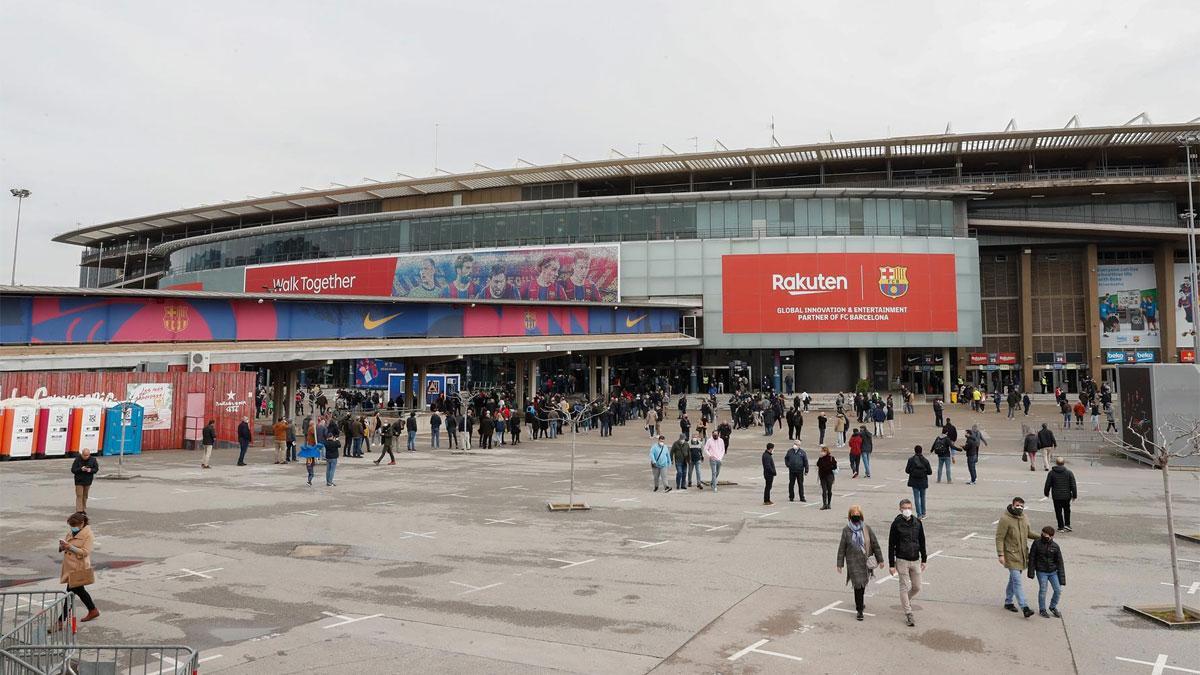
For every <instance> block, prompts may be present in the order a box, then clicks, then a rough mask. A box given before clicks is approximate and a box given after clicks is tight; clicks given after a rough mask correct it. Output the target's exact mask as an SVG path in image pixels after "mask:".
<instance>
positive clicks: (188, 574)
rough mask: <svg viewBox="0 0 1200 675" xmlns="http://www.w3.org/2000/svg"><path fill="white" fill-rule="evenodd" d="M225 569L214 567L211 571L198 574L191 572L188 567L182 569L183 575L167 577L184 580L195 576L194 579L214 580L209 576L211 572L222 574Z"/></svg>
mask: <svg viewBox="0 0 1200 675" xmlns="http://www.w3.org/2000/svg"><path fill="white" fill-rule="evenodd" d="M223 569H225V568H224V567H214V568H212V569H210V570H201V571H199V572H196V571H193V570H189V569H188V568H186V567H180V568H179V571H180V572H183V574H177V575H175V576H173V577H167V578H168V579H182V578H184V577H193V576H194V577H200V578H202V579H212V577H211V576H209V573H210V572H220V571H221V570H223Z"/></svg>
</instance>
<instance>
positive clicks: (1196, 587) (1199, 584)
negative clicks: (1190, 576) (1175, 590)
mask: <svg viewBox="0 0 1200 675" xmlns="http://www.w3.org/2000/svg"><path fill="white" fill-rule="evenodd" d="M1159 585H1160V586H1174V585H1175V584H1173V583H1170V582H1168V581H1162V582H1159ZM1179 587H1180V588H1183V589H1186V590H1187V594H1188V595H1195V594H1196V592H1197V591H1200V581H1193V582H1192V585H1190V586H1184V585H1183V584H1179Z"/></svg>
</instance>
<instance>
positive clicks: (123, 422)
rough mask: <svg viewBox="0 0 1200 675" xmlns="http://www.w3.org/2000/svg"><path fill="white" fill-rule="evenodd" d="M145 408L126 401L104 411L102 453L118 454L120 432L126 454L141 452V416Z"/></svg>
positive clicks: (119, 452)
mask: <svg viewBox="0 0 1200 675" xmlns="http://www.w3.org/2000/svg"><path fill="white" fill-rule="evenodd" d="M144 414H145V409H144V408H142V406H140V405H138V404H137V403H129V402H128V401H126V402H123V403H118V404H116V405H114V406H113V407H111V408H109V409H108V410H106V411H104V453H103V454H104V455H105V456H109V455H120V454H122V452H121V443H122V440H121V439H122V434H123V435H124V443H125V452H124V454H126V455H140V454H142V416H143V415H144Z"/></svg>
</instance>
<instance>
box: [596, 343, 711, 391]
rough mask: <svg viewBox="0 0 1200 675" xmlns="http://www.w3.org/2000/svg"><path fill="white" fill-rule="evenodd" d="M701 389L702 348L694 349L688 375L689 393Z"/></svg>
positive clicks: (606, 370) (606, 369)
mask: <svg viewBox="0 0 1200 675" xmlns="http://www.w3.org/2000/svg"><path fill="white" fill-rule="evenodd" d="M604 374H605V376H607V375H608V361H607V357H606V359H605V363H604ZM699 391H700V350H699V349H693V350H692V367H691V372H690V373H689V377H688V393H691V394H696V393H699Z"/></svg>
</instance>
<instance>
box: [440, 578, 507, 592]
mask: <svg viewBox="0 0 1200 675" xmlns="http://www.w3.org/2000/svg"><path fill="white" fill-rule="evenodd" d="M450 583H452V584H454V585H455V586H462V587H463V588H466V589H467V590H465V591H463V592H462V593H459V595H469V594H471V593H475V592H477V591H486V590H487V589H489V588H495V587H497V586H500V585H501V584H503V583H504V582H503V581H499V582H496V583H494V584H488V585H487V586H472V585H471V584H464V583H462V582H459V581H451V582H450Z"/></svg>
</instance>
